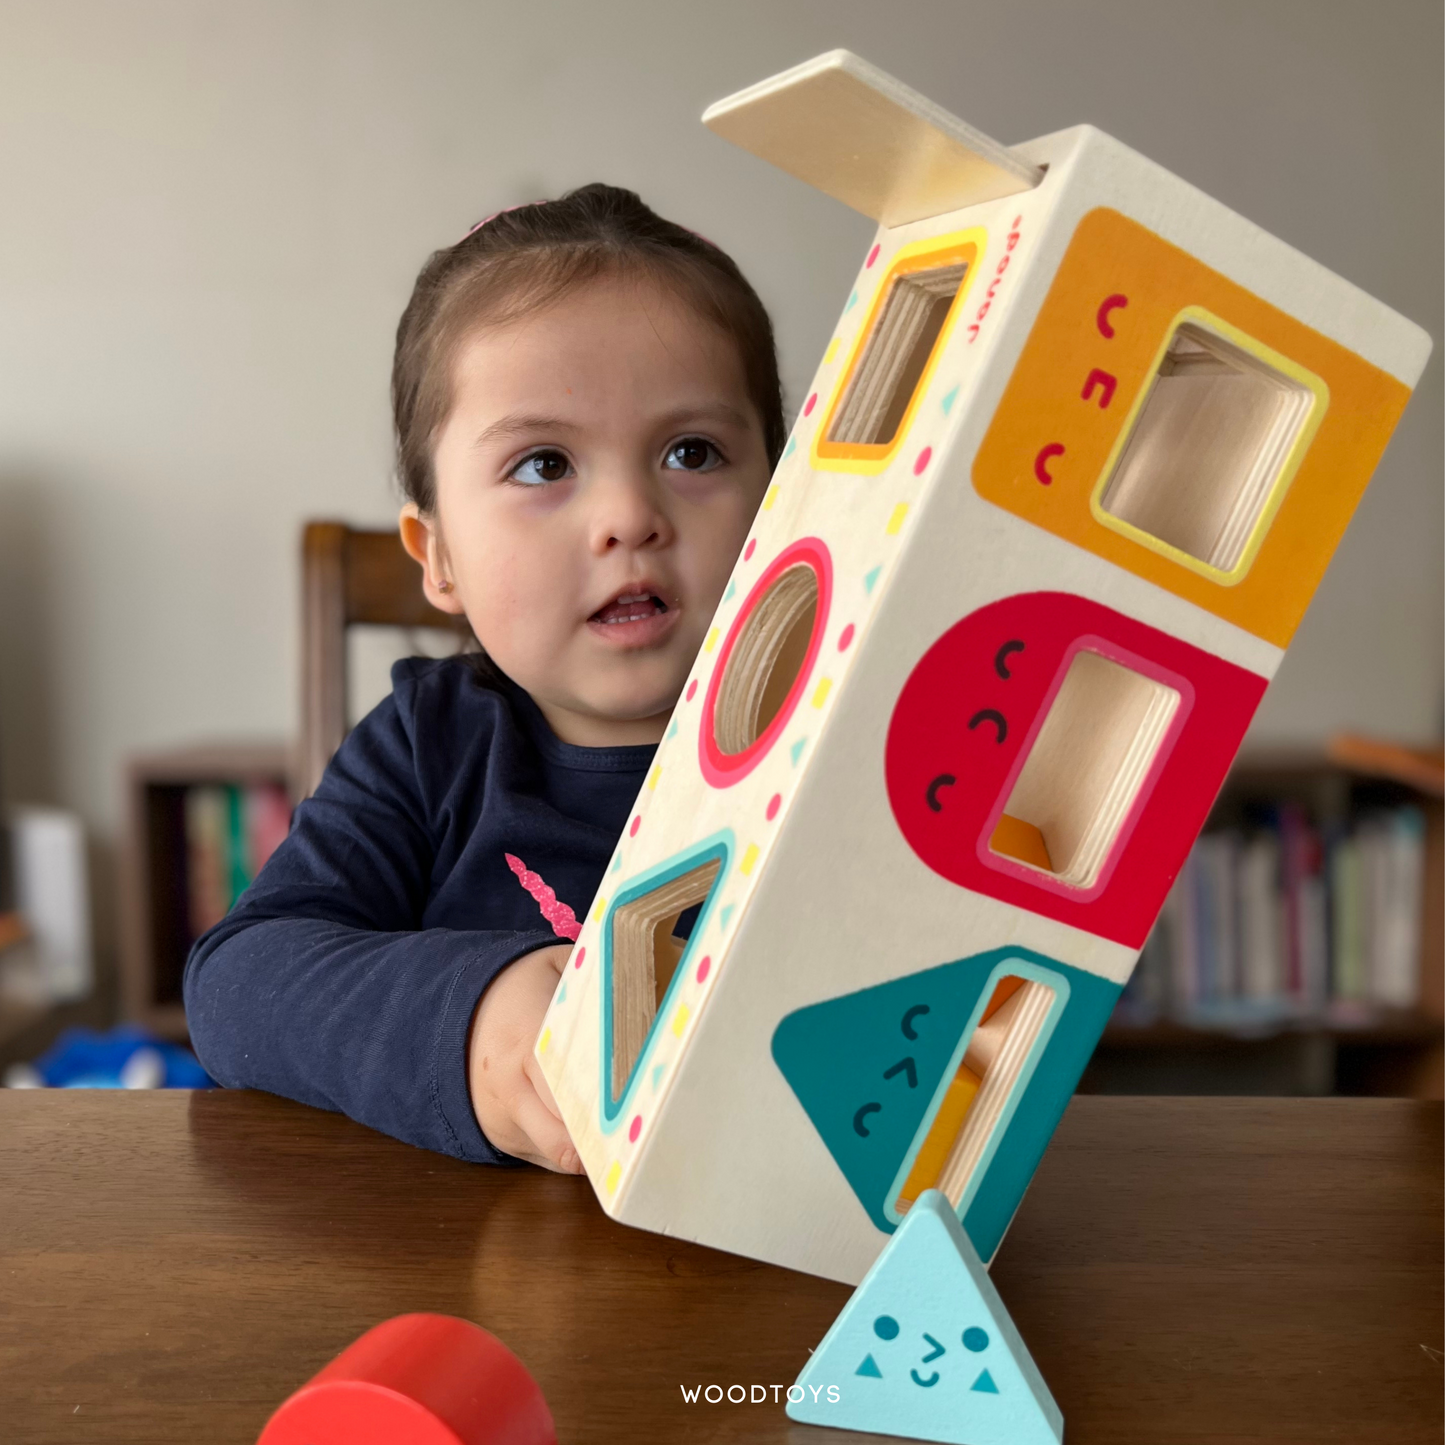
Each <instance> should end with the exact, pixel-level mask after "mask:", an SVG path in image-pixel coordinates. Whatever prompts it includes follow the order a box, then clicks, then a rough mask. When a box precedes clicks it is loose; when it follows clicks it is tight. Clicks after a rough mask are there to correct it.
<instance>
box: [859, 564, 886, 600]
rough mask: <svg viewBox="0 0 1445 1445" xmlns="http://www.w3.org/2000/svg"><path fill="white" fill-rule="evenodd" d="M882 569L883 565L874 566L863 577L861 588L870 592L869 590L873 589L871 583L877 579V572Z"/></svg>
mask: <svg viewBox="0 0 1445 1445" xmlns="http://www.w3.org/2000/svg"><path fill="white" fill-rule="evenodd" d="M882 570H883V567H882V565H881V564H880V565H879V566H877V567H875V568H874V569H873V570H872V571H871V572H870V573H869V574H868V575H867V576H866V577H865V578H864V579H863V590H864V591H865V592H869V593H871V592H872V591H873V584H874V583H875V582H876V581H877V580H878V574H879V573H880V572H881V571H882Z"/></svg>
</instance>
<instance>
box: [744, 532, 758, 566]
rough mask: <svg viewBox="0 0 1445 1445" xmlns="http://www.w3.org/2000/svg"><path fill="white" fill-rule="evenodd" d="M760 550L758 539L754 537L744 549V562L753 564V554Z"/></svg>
mask: <svg viewBox="0 0 1445 1445" xmlns="http://www.w3.org/2000/svg"><path fill="white" fill-rule="evenodd" d="M757 550H758V539H757V538H756V537H754V538H753V539H752V540H751V541H750V542H749V543H748V545H747V546H746V547H744V548H743V561H744V562H751V561H752V559H753V553H754V552H756V551H757Z"/></svg>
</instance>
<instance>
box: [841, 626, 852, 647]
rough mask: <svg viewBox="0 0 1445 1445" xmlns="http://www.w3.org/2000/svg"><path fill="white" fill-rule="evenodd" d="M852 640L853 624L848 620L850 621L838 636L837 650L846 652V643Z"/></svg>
mask: <svg viewBox="0 0 1445 1445" xmlns="http://www.w3.org/2000/svg"><path fill="white" fill-rule="evenodd" d="M852 640H853V624H852V623H851V622H850V623H849V624H848V625H847V626H846V627H845V628H844V629H843V633H842V635H841V636H840V637H839V638H838V651H839V652H847V650H848V644H849V643H850V642H852Z"/></svg>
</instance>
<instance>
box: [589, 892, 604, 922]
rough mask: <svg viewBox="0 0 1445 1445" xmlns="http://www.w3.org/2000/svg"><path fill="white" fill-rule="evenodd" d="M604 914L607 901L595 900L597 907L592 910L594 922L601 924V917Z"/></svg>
mask: <svg viewBox="0 0 1445 1445" xmlns="http://www.w3.org/2000/svg"><path fill="white" fill-rule="evenodd" d="M606 912H607V900H606V899H605V898H599V899H598V900H597V907H596V908H594V909H593V910H592V918H593V920H594V922H597V923H601V922H602V915H603V914H604V913H606Z"/></svg>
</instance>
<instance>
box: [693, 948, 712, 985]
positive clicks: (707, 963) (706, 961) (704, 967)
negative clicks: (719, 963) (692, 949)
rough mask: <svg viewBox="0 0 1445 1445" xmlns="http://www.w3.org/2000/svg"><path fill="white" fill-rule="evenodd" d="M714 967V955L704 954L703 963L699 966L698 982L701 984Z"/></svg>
mask: <svg viewBox="0 0 1445 1445" xmlns="http://www.w3.org/2000/svg"><path fill="white" fill-rule="evenodd" d="M711 967H712V954H710V953H705V954H703V958H702V962H701V963H700V964H698V966H697V981H698V982H699V983H701V982H702V981H703V979H705V978H706V977H707V971H708V969H710V968H711Z"/></svg>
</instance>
